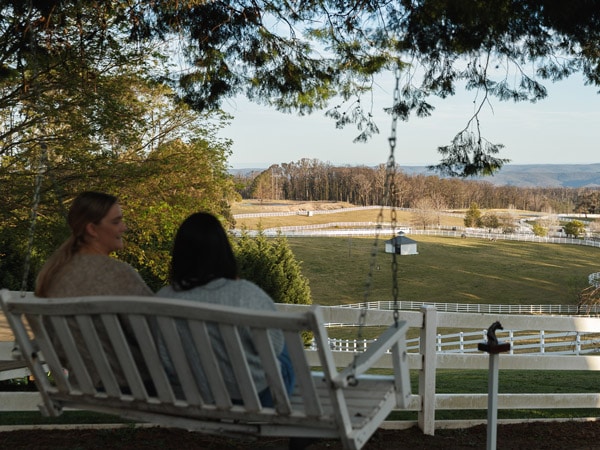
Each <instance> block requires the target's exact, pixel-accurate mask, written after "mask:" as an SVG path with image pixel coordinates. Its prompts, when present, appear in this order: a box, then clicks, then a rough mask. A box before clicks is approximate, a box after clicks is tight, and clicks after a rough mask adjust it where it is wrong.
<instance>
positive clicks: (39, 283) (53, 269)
mask: <svg viewBox="0 0 600 450" xmlns="http://www.w3.org/2000/svg"><path fill="white" fill-rule="evenodd" d="M117 201H118V199H117V197H115V196H113V195H110V194H105V193H102V192H93V191H88V192H82V193H81V194H79V195H78V196H77V197H76V198H75V200H73V203H72V204H71V208H70V209H69V214H68V215H67V224H68V225H69V228H70V229H71V236H69V238H68V239H67V240H66V241H65V242H63V243H62V244H61V246H60V247H58V249H56V251H55V252H54V253H53V254H52V256H50V258H49V259H48V261H46V264H44V266H43V267H42V270H40V273H39V274H38V277H37V280H36V286H35V295H36V296H38V297H47V295H48V288H49V287H50V284H51V282H52V279H53V278H54V276H55V275H56V274H57V273H58V272H59V271H60V270H61V269H62V268H63V267H64V266H65V264H67V263H68V262H69V261H70V260H71V259H72V258H73V255H75V254H76V253H77V252H79V250H80V249H81V247H82V245H83V244H84V243H85V237H86V227H87V225H88V224H89V223H95V224H99V223H100V221H101V220H102V219H103V218H104V216H106V214H108V211H109V210H110V208H112V207H113V205H114V204H115V203H117Z"/></svg>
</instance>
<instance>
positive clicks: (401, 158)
mask: <svg viewBox="0 0 600 450" xmlns="http://www.w3.org/2000/svg"><path fill="white" fill-rule="evenodd" d="M545 85H546V87H547V88H548V92H549V95H548V97H547V98H546V99H545V100H542V101H540V102H537V103H534V104H531V103H514V102H500V101H498V100H497V99H495V98H493V99H492V103H491V106H486V107H484V111H483V114H481V116H480V117H481V129H482V132H483V135H484V137H486V138H487V139H488V140H489V141H491V142H493V143H502V144H504V145H505V148H504V149H503V151H502V153H501V154H500V155H499V156H500V157H502V158H508V159H510V160H511V162H510V164H591V163H600V152H599V151H598V150H599V148H600V94H597V93H596V92H597V91H598V88H594V87H592V86H584V85H583V82H582V81H581V78H579V77H571V79H568V80H565V81H561V82H559V83H554V84H553V83H549V82H547V83H545ZM475 95H476V94H475V93H474V92H466V91H458V92H457V94H456V95H455V96H454V97H451V98H448V99H445V100H442V99H434V100H432V102H433V104H434V106H435V107H436V109H435V111H434V112H433V115H432V116H431V117H429V118H425V119H420V118H411V120H410V121H408V122H401V121H399V122H398V127H397V135H398V144H397V147H396V162H397V163H398V164H400V165H401V166H402V165H405V166H424V165H430V164H436V163H437V162H438V161H439V158H440V157H439V154H438V153H437V147H438V146H442V145H447V144H449V143H450V141H451V140H452V138H453V137H454V136H455V134H456V133H457V132H458V131H460V130H462V129H463V128H464V127H465V126H466V124H467V122H468V120H469V118H470V117H471V116H472V114H473V108H474V103H473V100H474V99H475ZM392 97H393V79H392V77H391V76H390V77H389V80H387V81H385V80H384V81H382V82H381V83H380V84H379V86H377V87H376V88H375V90H374V94H373V99H374V104H373V111H372V112H373V115H374V117H375V120H376V122H377V125H378V127H379V130H380V134H379V135H377V136H375V137H374V138H372V139H371V140H370V141H369V142H368V143H356V144H355V143H353V142H352V140H353V138H354V137H355V136H356V135H357V134H358V132H357V131H356V129H355V128H353V127H348V128H347V129H345V130H338V129H336V128H335V126H334V123H333V121H332V120H331V119H329V118H327V117H325V116H324V112H317V113H314V114H312V115H311V116H304V117H303V116H298V115H295V114H283V113H279V112H277V111H275V110H274V109H270V108H267V107H264V106H257V105H254V104H252V103H250V102H248V101H247V100H245V99H242V98H238V99H235V100H230V101H228V102H227V103H226V104H224V105H223V106H224V108H223V109H225V110H226V111H227V112H229V113H230V114H232V115H233V116H234V120H233V121H232V124H231V125H230V126H229V127H227V128H225V129H224V130H223V131H222V133H221V135H222V136H223V137H227V138H230V139H232V140H233V142H234V143H233V147H232V148H233V154H232V156H231V157H230V159H229V164H230V165H231V166H232V167H233V168H249V167H252V168H266V167H268V166H269V165H271V164H279V163H287V162H291V161H298V160H299V159H301V158H311V159H312V158H316V159H319V160H320V161H323V162H329V163H332V164H335V165H338V164H339V165H369V166H372V165H376V164H379V163H385V162H386V160H387V157H388V153H389V146H388V140H387V139H388V137H389V134H390V130H391V118H390V116H388V115H387V114H385V113H384V112H383V108H384V107H389V106H390V105H391V102H392ZM364 104H365V102H364V101H363V105H364Z"/></svg>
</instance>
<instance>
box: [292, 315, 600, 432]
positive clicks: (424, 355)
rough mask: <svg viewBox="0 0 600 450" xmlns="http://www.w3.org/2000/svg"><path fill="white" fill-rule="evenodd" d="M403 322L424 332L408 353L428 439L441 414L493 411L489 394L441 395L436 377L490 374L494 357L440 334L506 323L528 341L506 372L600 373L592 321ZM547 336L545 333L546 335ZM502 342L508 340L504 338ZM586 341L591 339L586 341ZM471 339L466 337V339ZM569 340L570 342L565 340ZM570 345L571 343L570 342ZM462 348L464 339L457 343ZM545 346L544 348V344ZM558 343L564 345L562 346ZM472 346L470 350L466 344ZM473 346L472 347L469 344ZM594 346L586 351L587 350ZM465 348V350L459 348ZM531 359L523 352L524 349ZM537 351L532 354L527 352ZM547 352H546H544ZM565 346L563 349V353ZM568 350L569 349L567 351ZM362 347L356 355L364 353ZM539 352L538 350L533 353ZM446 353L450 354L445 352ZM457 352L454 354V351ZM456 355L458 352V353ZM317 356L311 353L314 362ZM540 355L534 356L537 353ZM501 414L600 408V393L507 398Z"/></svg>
mask: <svg viewBox="0 0 600 450" xmlns="http://www.w3.org/2000/svg"><path fill="white" fill-rule="evenodd" d="M280 307H281V308H282V309H288V308H290V309H293V308H302V306H297V305H296V306H294V305H280ZM324 312H325V319H326V320H327V321H328V322H330V323H359V320H360V314H361V311H360V310H358V309H355V308H340V307H328V308H325V311H324ZM399 316H400V317H399V318H400V320H406V321H407V322H408V324H409V326H410V327H411V328H415V329H418V330H419V343H418V350H417V348H416V345H415V344H416V343H415V341H413V342H411V343H410V344H411V351H409V352H408V361H409V365H410V368H411V369H412V370H416V371H418V373H419V378H418V379H419V381H418V392H416V393H414V394H415V395H413V398H412V402H411V405H410V408H409V409H411V410H413V411H417V412H418V424H419V427H420V428H421V429H422V430H423V432H424V433H426V434H434V431H435V428H436V421H435V411H436V410H453V409H462V410H464V409H481V410H485V409H487V393H481V394H464V393H455V394H452V393H450V394H437V393H436V392H435V378H436V371H437V370H439V369H452V370H474V369H480V370H487V369H488V367H489V357H488V355H487V354H485V353H482V352H474V351H462V352H461V351H459V350H456V349H454V348H453V349H450V348H447V347H445V345H444V342H443V341H442V342H440V336H439V333H438V332H437V330H438V328H455V329H462V330H469V329H470V330H484V329H487V327H489V326H490V325H491V324H492V323H493V322H495V321H497V320H498V321H500V322H501V323H502V325H503V326H504V328H505V329H506V330H510V332H511V333H513V337H514V339H515V340H516V339H517V338H516V337H517V336H519V339H520V337H521V336H523V339H522V340H521V342H520V343H519V344H517V345H515V346H513V349H512V350H513V351H511V352H509V353H507V354H501V355H500V358H499V359H500V364H499V368H500V370H539V371H557V370H558V371H562V370H575V371H580V370H581V371H595V372H596V371H600V354H597V353H595V350H594V349H595V347H596V346H597V343H596V340H595V338H594V336H595V334H594V333H598V332H599V330H600V318H592V317H566V316H565V317H559V316H544V315H524V314H519V315H516V314H515V315H512V314H511V315H507V314H465V313H455V312H439V311H437V310H436V309H435V308H434V307H432V306H423V307H422V309H421V310H420V311H418V312H416V311H400V312H399ZM390 323H393V311H389V310H372V311H369V313H368V314H367V316H366V322H365V326H374V325H389V324H390ZM532 330H537V333H535V334H536V335H537V336H538V337H537V339H538V342H537V343H536V342H530V343H527V342H526V340H525V339H526V337H527V336H530V337H531V336H532ZM542 330H544V331H542ZM477 335H478V336H479V337H480V339H479V340H478V342H482V341H483V340H484V339H483V333H482V332H480V331H477V332H476V334H475V335H474V336H469V337H471V338H473V339H471V340H473V341H475V340H477V339H476V336H477ZM498 336H499V337H500V339H501V340H502V339H504V338H506V336H504V335H502V334H500V333H498ZM584 336H585V337H586V338H585V339H584V338H583V337H584ZM466 337H467V336H464V335H463V339H466ZM565 339H566V340H565ZM569 339H570V340H569ZM578 340H579V341H580V344H581V342H583V341H585V342H586V343H585V345H584V344H581V345H582V346H583V347H582V348H581V350H580V351H579V353H577V351H570V352H568V354H566V351H567V350H569V347H573V349H576V348H577V345H578V343H577V342H578ZM452 342H453V344H452V346H453V347H456V345H457V342H460V338H458V339H457V338H453V339H452ZM540 342H541V343H540ZM558 342H561V344H560V345H559V344H558ZM464 345H465V346H466V344H464ZM469 345H471V344H469ZM586 345H587V346H588V347H587V348H585V346H586ZM459 346H460V344H459ZM519 346H522V347H523V348H522V350H526V351H527V353H522V352H521V351H518V347H519ZM527 346H531V347H530V348H526V347H527ZM540 346H541V347H540ZM560 346H562V347H563V348H562V349H561V348H560ZM565 346H566V347H565ZM359 347H360V345H358V344H357V349H356V351H360V349H359ZM533 347H534V348H533ZM440 348H441V349H442V350H444V349H446V350H447V351H440ZM351 350H352V351H336V352H335V353H334V355H335V358H336V363H337V364H338V365H339V366H344V365H346V364H349V363H350V362H351V361H352V360H353V358H354V355H355V353H356V352H355V350H354V349H351ZM450 350H452V351H450ZM455 350H456V351H455ZM312 352H314V350H307V353H308V355H309V358H311V353H312ZM532 352H534V353H532ZM389 356H390V355H384V356H383V357H382V358H381V360H380V361H379V364H378V365H379V367H381V368H387V369H391V367H392V365H391V360H390V357H389ZM498 408H499V409H571V408H590V409H598V408H600V387H598V392H597V393H590V392H582V393H569V394H561V393H554V392H548V393H544V394H539V393H502V394H499V395H498Z"/></svg>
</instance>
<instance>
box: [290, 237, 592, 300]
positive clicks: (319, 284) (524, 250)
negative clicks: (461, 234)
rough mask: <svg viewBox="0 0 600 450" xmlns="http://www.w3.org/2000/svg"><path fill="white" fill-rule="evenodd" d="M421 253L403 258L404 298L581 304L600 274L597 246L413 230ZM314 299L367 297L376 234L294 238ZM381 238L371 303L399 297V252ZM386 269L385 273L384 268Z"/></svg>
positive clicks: (401, 289) (292, 243) (292, 244)
mask: <svg viewBox="0 0 600 450" xmlns="http://www.w3.org/2000/svg"><path fill="white" fill-rule="evenodd" d="M411 238H412V239H414V240H416V241H417V242H418V252H419V254H418V255H409V256H398V257H397V262H398V285H399V299H400V300H412V301H423V302H448V303H489V304H563V305H567V304H575V303H577V294H578V292H579V291H580V290H581V289H583V288H585V287H586V286H587V284H588V275H589V274H590V273H593V272H598V271H599V270H600V269H599V266H600V264H598V257H599V256H600V255H599V253H598V249H597V248H591V247H585V246H574V245H558V244H537V243H531V242H517V241H496V242H493V241H488V240H484V239H475V238H469V239H460V238H445V237H431V236H421V235H414V236H411ZM288 242H289V244H290V247H291V248H292V250H293V252H294V254H295V256H296V258H297V259H298V260H299V261H300V262H301V265H302V273H303V274H304V275H305V276H306V277H307V278H308V279H309V281H310V286H311V292H312V295H313V301H314V302H315V303H319V304H322V305H338V304H347V303H359V302H362V301H364V299H365V286H366V283H367V280H368V279H369V271H370V270H369V268H370V264H371V261H372V259H371V252H372V249H373V246H374V243H375V239H374V238H335V237H316V238H308V237H307V238H288ZM383 250H384V244H383V239H380V240H379V242H378V252H377V259H376V265H375V266H374V270H373V276H372V282H371V285H372V289H371V293H370V295H369V296H368V297H367V298H368V300H369V301H379V300H381V301H387V300H392V290H391V287H392V272H391V260H392V255H390V254H386V253H384V251H383ZM377 268H379V270H377Z"/></svg>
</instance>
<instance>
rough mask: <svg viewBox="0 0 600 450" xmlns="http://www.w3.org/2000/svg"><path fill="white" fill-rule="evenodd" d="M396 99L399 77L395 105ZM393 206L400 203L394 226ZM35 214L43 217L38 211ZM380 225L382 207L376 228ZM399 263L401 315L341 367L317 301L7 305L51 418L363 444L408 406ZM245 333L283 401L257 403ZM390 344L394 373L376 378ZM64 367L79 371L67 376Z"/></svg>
mask: <svg viewBox="0 0 600 450" xmlns="http://www.w3.org/2000/svg"><path fill="white" fill-rule="evenodd" d="M397 75H398V74H397ZM397 95H398V76H397V79H396V91H395V98H394V100H395V101H396V100H397ZM396 120H397V116H396V114H395V113H394V117H393V125H392V136H391V137H390V157H389V160H388V164H387V171H386V172H387V176H386V197H387V198H392V197H393V196H394V194H395V192H394V191H395V187H394V171H395V161H394V148H395V143H396V142H395V139H396V137H395V133H396V131H395V128H396ZM36 195H38V196H39V192H36ZM394 202H395V200H394V199H392V201H391V204H392V229H394V227H395V219H396V218H395V207H394ZM34 206H35V202H34ZM33 217H34V219H33V220H35V211H34V214H33ZM382 220H383V207H382V210H381V212H380V214H379V219H378V221H379V223H378V225H379V226H378V229H380V228H381V222H382ZM32 230H33V227H32ZM376 247H377V238H376V242H375V244H374V249H373V252H372V259H373V261H372V263H371V269H370V272H369V278H368V282H367V286H366V289H365V297H366V296H367V295H368V294H369V290H370V283H371V280H372V271H373V267H374V266H375V263H374V260H375V258H376V255H377V248H376ZM392 258H393V260H392V267H393V270H392V272H393V297H394V304H395V305H396V307H395V308H396V310H395V311H394V312H395V314H394V318H395V321H394V323H393V324H392V325H391V326H390V327H389V328H388V329H387V330H386V331H384V332H383V333H382V334H381V335H380V336H379V338H378V339H377V341H375V342H374V343H373V344H372V345H370V346H369V348H368V349H367V351H365V352H364V353H359V354H356V355H355V357H354V360H353V361H352V363H351V364H350V365H349V366H348V367H346V368H344V369H342V370H338V369H337V368H336V366H335V361H334V358H333V354H332V351H331V349H330V348H329V344H328V336H327V330H326V328H325V326H324V321H323V316H322V313H321V310H320V308H319V306H313V307H311V308H307V309H306V311H304V312H297V313H296V312H294V313H290V312H265V311H260V312H257V311H253V310H246V309H241V308H231V307H226V306H219V305H209V304H200V303H196V302H194V303H191V302H187V301H178V300H174V299H161V298H157V297H131V296H105V297H80V298H63V299H59V298H31V297H29V298H25V297H24V296H21V298H17V296H11V293H10V292H9V291H8V290H2V291H0V303H1V304H2V310H3V311H4V314H5V315H6V318H7V320H8V323H9V325H10V327H11V328H12V331H13V333H14V336H15V339H16V342H17V345H18V347H19V349H20V353H21V355H22V358H23V359H24V360H25V362H26V363H27V366H28V368H29V370H30V371H31V373H32V374H33V376H34V379H35V383H36V385H37V388H38V390H39V392H40V394H41V396H42V404H41V405H40V409H41V412H42V414H44V415H47V416H58V415H60V414H61V412H62V411H63V409H64V408H77V409H84V410H90V411H98V412H105V413H110V414H115V415H118V416H120V417H123V418H126V419H133V420H136V421H143V422H149V423H155V424H159V425H161V426H167V427H178V428H184V429H188V430H194V431H199V432H203V433H212V434H219V435H229V436H238V437H239V436H241V437H247V438H258V437H261V436H281V437H303V438H307V437H311V438H333V439H340V440H341V443H342V445H343V447H344V448H347V449H360V448H361V447H363V446H364V445H365V443H366V442H367V441H368V440H369V438H370V437H371V436H372V434H373V433H374V432H375V431H376V430H377V428H378V427H379V426H380V425H381V423H382V422H383V421H384V420H385V419H386V417H387V416H388V415H389V413H390V412H391V411H392V410H394V409H398V408H406V407H407V406H408V402H409V399H410V396H411V395H410V394H411V391H410V379H409V370H408V361H407V353H406V346H405V334H406V330H407V324H406V323H405V322H401V321H399V320H398V311H397V305H398V287H397V283H398V281H397V263H396V254H395V253H393V254H392ZM365 314H366V309H365V310H364V311H361V319H360V322H361V323H359V325H360V326H359V327H358V329H359V334H360V333H361V331H360V330H361V329H362V328H361V327H362V325H363V324H364V323H365ZM182 322H185V323H186V324H187V326H188V327H189V330H190V334H191V336H192V339H193V347H194V349H195V352H192V353H189V352H186V351H184V346H183V344H182V338H181V336H180V334H179V332H178V326H179V325H181V323H182ZM211 324H217V326H218V329H219V330H220V332H221V334H222V336H223V338H224V341H225V343H226V349H227V353H228V357H229V359H230V361H232V363H233V364H232V366H233V367H234V371H235V376H236V379H237V381H238V384H239V386H240V387H242V388H241V389H240V391H241V394H242V397H243V399H242V402H241V403H239V404H238V402H235V403H234V402H232V400H231V398H230V396H229V394H228V391H227V388H226V387H225V384H224V382H223V377H222V374H221V372H220V368H219V364H218V363H217V356H216V354H215V351H214V350H213V347H212V343H211V339H210V337H209V334H208V328H207V327H209V326H211ZM242 328H248V329H250V330H251V334H252V336H253V339H254V346H255V348H256V350H257V352H258V354H259V356H260V359H261V361H262V364H263V367H264V371H265V374H266V377H267V381H268V385H269V388H270V389H271V392H272V395H273V399H274V407H263V406H262V405H261V403H260V401H259V398H258V392H257V388H256V386H255V385H254V382H253V378H252V376H251V374H250V369H249V367H248V363H247V361H246V358H245V356H244V349H243V347H242V344H241V341H240V337H239V333H240V329H242ZM269 329H280V330H282V331H283V333H284V336H285V341H286V344H287V348H288V351H289V353H290V357H291V360H292V363H293V367H294V371H295V373H296V380H297V381H296V383H297V384H296V388H295V389H294V392H293V394H292V395H288V394H287V392H286V389H285V387H284V383H283V380H282V377H281V374H280V370H279V366H278V362H277V358H276V355H275V353H274V351H273V349H272V345H271V341H270V338H269V333H268V330H269ZM303 331H310V332H312V333H313V335H314V339H315V342H316V344H317V347H318V357H319V365H320V369H321V371H318V372H317V371H313V370H312V368H311V366H310V365H309V363H308V361H307V358H306V355H305V351H304V344H303V340H302V338H301V333H302V332H303ZM157 334H158V335H160V336H161V338H162V341H163V342H164V344H165V347H166V349H167V350H168V353H169V355H170V357H171V359H172V362H173V366H174V369H175V372H176V377H175V378H176V379H174V378H173V377H172V376H171V377H169V376H168V375H167V373H166V370H165V367H164V365H163V363H162V362H161V361H162V360H161V355H160V348H159V347H160V345H158V344H157V337H156V336H157ZM359 337H360V336H359ZM107 343H110V344H109V345H107ZM388 350H389V351H391V354H392V361H393V367H394V371H393V374H392V375H389V376H386V375H372V374H368V373H366V372H367V371H368V370H369V369H370V368H371V367H372V365H373V364H374V363H375V362H376V361H377V360H378V359H379V358H380V357H381V356H382V355H383V354H384V353H386V352H387V351H388ZM194 353H195V356H193V354H194ZM64 355H66V356H64ZM193 357H195V358H198V359H199V360H200V364H201V366H202V368H203V370H204V372H205V379H204V380H198V379H197V378H196V377H195V376H194V373H193V370H192V368H191V364H190V359H191V358H193ZM64 367H70V370H69V372H68V374H67V373H66V372H65V370H64ZM47 370H49V371H50V374H51V377H48V376H47Z"/></svg>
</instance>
